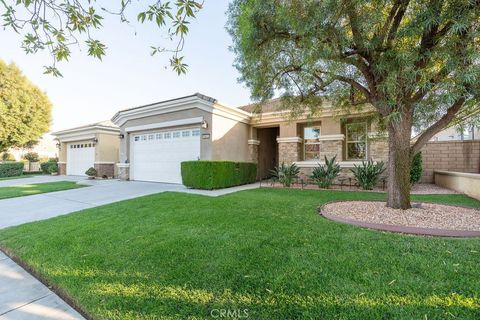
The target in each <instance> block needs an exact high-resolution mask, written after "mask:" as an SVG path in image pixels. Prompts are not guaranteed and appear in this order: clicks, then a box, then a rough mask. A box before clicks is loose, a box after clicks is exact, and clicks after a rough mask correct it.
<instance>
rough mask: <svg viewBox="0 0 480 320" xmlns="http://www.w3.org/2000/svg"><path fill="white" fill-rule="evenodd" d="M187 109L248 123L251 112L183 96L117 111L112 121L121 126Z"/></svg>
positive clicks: (195, 97) (196, 97)
mask: <svg viewBox="0 0 480 320" xmlns="http://www.w3.org/2000/svg"><path fill="white" fill-rule="evenodd" d="M189 109H200V110H203V111H205V112H208V113H212V114H216V115H219V116H223V117H225V118H229V119H232V120H235V121H239V122H244V123H247V124H249V123H250V120H251V113H249V112H246V111H244V110H241V109H238V108H234V107H229V106H225V105H222V104H219V103H218V102H210V101H206V100H205V99H202V98H199V97H198V96H189V97H185V98H180V99H174V100H169V101H164V102H159V103H155V104H152V105H147V106H144V107H139V108H134V109H130V110H128V109H127V110H124V111H119V112H117V114H115V116H113V118H112V122H113V123H115V124H116V125H118V126H123V125H124V124H125V123H126V122H127V121H128V120H133V119H138V118H144V117H149V116H153V115H161V114H165V113H171V112H177V111H182V110H189Z"/></svg>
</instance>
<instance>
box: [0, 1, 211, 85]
mask: <svg viewBox="0 0 480 320" xmlns="http://www.w3.org/2000/svg"><path fill="white" fill-rule="evenodd" d="M139 5H140V6H141V8H140V9H138V8H135V7H134V4H133V3H132V0H120V1H118V2H117V6H114V5H112V4H111V3H109V4H108V5H103V4H102V5H101V4H99V3H98V2H97V1H90V0H89V1H79V0H73V1H70V0H0V8H2V7H3V12H2V19H3V26H4V27H5V28H8V29H11V30H14V31H15V32H17V33H19V34H20V35H22V36H23V42H22V48H23V49H24V50H25V52H27V53H37V52H39V51H44V50H45V51H48V52H49V53H50V54H51V57H52V63H51V64H50V65H47V66H45V73H47V74H52V75H54V76H61V73H60V70H59V68H58V67H57V63H58V62H60V61H66V60H68V59H69V57H70V54H71V47H72V46H75V45H83V46H86V48H87V54H88V55H89V56H92V57H94V58H97V59H100V60H101V59H102V57H103V56H104V55H105V54H106V51H107V45H106V44H105V43H104V42H102V41H101V40H99V39H98V38H96V37H95V32H94V31H95V30H98V29H101V28H102V27H103V26H102V21H103V19H104V16H105V15H106V14H110V15H116V16H118V18H119V22H120V23H127V24H129V23H130V18H129V17H131V16H132V12H131V11H132V10H133V11H134V12H133V13H136V14H134V15H133V17H135V18H134V19H136V20H137V21H138V22H140V23H145V22H147V23H151V24H153V25H154V26H156V27H158V29H159V30H161V29H163V28H165V29H166V30H165V33H164V34H163V36H164V38H165V39H168V40H167V41H172V42H173V45H172V46H171V47H169V46H166V45H164V44H163V45H160V44H153V45H152V47H151V48H150V49H151V53H152V55H153V54H156V53H158V52H170V53H172V57H171V58H170V64H171V67H172V68H173V70H175V71H176V72H177V73H178V74H182V73H185V72H186V70H187V64H186V63H185V62H184V57H183V56H181V55H180V54H179V53H180V52H181V51H182V50H183V46H184V42H185V36H186V35H187V34H188V31H189V23H190V21H191V19H193V18H195V15H196V13H197V12H198V11H199V10H200V9H201V8H202V3H201V2H197V1H194V0H176V1H175V2H174V3H172V2H170V1H161V0H154V1H142V2H141V3H139ZM132 7H134V8H133V9H132ZM159 38H160V37H159Z"/></svg>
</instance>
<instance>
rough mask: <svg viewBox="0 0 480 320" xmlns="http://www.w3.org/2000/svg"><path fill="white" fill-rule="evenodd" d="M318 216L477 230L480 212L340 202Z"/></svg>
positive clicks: (440, 206) (429, 205)
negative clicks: (394, 207)
mask: <svg viewBox="0 0 480 320" xmlns="http://www.w3.org/2000/svg"><path fill="white" fill-rule="evenodd" d="M321 213H322V214H324V215H327V216H332V217H339V218H341V219H346V220H353V221H359V222H367V223H372V224H384V225H396V226H405V227H416V228H427V229H440V230H464V231H480V210H477V209H471V208H464V207H456V206H449V205H443V204H433V203H421V207H420V208H412V209H408V210H399V209H391V208H387V207H386V205H385V202H381V201H343V202H332V203H327V204H325V205H324V206H322V208H321Z"/></svg>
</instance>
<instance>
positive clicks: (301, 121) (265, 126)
mask: <svg viewBox="0 0 480 320" xmlns="http://www.w3.org/2000/svg"><path fill="white" fill-rule="evenodd" d="M279 104H280V101H279V100H272V101H270V102H269V103H266V104H264V105H263V106H262V112H261V113H257V112H254V110H255V109H256V105H248V106H243V107H240V108H236V107H230V106H227V105H224V104H221V103H219V102H218V101H217V100H215V99H213V98H210V97H207V96H205V95H202V94H198V93H197V94H194V95H191V96H186V97H181V98H177V99H172V100H167V101H162V102H158V103H154V104H150V105H146V106H140V107H136V108H130V109H126V110H122V111H119V112H118V113H117V114H116V115H115V116H114V117H113V118H112V122H113V123H114V124H115V125H117V126H118V127H119V130H120V135H119V137H120V140H119V143H120V146H119V163H118V164H117V172H118V177H119V178H121V179H131V180H142V181H158V182H170V183H181V175H180V163H181V162H182V161H186V160H196V159H201V160H231V161H251V162H256V163H258V178H264V177H267V176H268V174H269V170H270V169H273V168H274V167H275V166H276V165H278V164H279V163H282V162H285V163H296V164H297V165H298V166H299V167H300V168H301V170H302V173H303V174H304V175H309V173H310V172H311V170H312V168H313V167H315V166H317V165H318V163H319V162H322V161H323V158H324V156H327V157H333V156H335V155H336V156H337V161H339V162H340V165H341V166H342V167H343V168H344V169H346V170H347V169H349V168H351V167H353V165H354V164H355V163H359V162H361V161H362V160H365V159H373V160H377V161H378V160H386V158H387V143H386V139H385V137H384V136H381V135H379V134H378V132H377V130H376V128H375V127H374V125H373V123H372V121H370V117H369V113H368V112H362V113H357V114H349V115H346V114H345V115H343V116H342V115H341V114H340V115H338V114H336V115H334V114H333V112H332V108H331V107H329V106H328V105H326V106H324V107H323V108H322V110H323V111H322V112H321V113H320V114H319V115H317V116H316V117H315V118H313V119H311V118H309V117H307V116H305V117H298V118H297V119H295V120H291V119H289V118H288V112H284V111H279V108H278V107H279ZM67 163H68V161H67ZM67 173H68V172H67Z"/></svg>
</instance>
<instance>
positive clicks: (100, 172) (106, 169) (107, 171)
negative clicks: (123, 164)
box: [94, 163, 115, 178]
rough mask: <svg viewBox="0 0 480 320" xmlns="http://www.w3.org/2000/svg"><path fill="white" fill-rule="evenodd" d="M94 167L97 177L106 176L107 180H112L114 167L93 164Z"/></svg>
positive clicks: (104, 164) (111, 165)
mask: <svg viewBox="0 0 480 320" xmlns="http://www.w3.org/2000/svg"><path fill="white" fill-rule="evenodd" d="M94 167H95V170H97V176H98V177H103V176H107V177H108V178H113V176H114V175H115V165H114V164H113V163H111V164H110V163H109V164H107V163H95V165H94Z"/></svg>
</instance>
